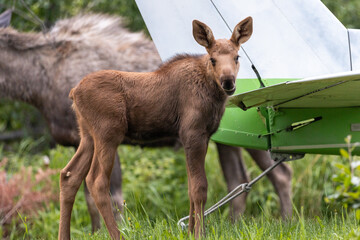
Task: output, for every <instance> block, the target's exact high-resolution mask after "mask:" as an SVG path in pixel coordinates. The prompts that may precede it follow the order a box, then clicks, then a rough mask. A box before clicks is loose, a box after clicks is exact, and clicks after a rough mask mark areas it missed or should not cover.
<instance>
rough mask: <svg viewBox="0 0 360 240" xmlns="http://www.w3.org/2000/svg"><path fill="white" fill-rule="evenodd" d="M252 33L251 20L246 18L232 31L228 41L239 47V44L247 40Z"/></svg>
mask: <svg viewBox="0 0 360 240" xmlns="http://www.w3.org/2000/svg"><path fill="white" fill-rule="evenodd" d="M252 32H253V20H252V17H247V18H245V19H244V20H242V21H241V22H239V23H238V24H237V25H236V26H235V28H234V31H233V34H232V36H231V38H230V40H231V41H232V42H233V43H235V45H236V46H238V47H240V45H241V44H243V43H244V42H246V41H247V40H249V38H250V37H251V34H252Z"/></svg>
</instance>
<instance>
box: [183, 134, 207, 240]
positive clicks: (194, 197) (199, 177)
mask: <svg viewBox="0 0 360 240" xmlns="http://www.w3.org/2000/svg"><path fill="white" fill-rule="evenodd" d="M208 141H209V139H208V138H204V137H201V135H200V134H199V135H192V136H189V137H186V138H185V139H183V145H184V148H185V153H186V165H187V173H188V186H189V200H190V213H189V216H190V219H189V232H194V234H195V238H196V239H197V238H199V237H200V236H201V235H204V234H205V225H204V208H205V204H206V200H207V187H208V185H207V179H206V173H205V156H206V151H207V146H208ZM194 230H195V231H194Z"/></svg>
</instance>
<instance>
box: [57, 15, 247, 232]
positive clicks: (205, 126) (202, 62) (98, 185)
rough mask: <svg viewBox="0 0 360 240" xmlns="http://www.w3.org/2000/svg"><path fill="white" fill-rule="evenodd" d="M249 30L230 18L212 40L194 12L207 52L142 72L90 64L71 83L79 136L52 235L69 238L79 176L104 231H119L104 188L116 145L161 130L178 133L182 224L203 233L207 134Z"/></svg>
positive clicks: (229, 90) (230, 87)
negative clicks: (224, 34) (182, 163)
mask: <svg viewBox="0 0 360 240" xmlns="http://www.w3.org/2000/svg"><path fill="white" fill-rule="evenodd" d="M251 34H252V18H251V17H248V18H246V19H244V20H243V21H241V22H240V23H239V24H238V25H236V27H235V29H234V31H233V34H232V36H231V38H230V40H226V39H219V40H215V39H214V36H213V33H212V31H211V29H210V28H209V27H208V26H207V25H205V24H204V23H202V22H200V21H197V20H194V21H193V35H194V38H195V40H196V41H197V42H198V43H199V44H200V45H202V46H204V47H205V48H206V51H207V53H208V54H206V55H201V56H200V55H198V56H192V55H179V56H176V57H174V58H173V59H171V60H170V61H169V62H167V63H165V64H164V65H163V66H161V67H160V68H159V69H158V70H156V71H155V72H149V73H133V72H120V71H113V70H105V71H99V72H95V73H92V74H90V75H88V76H86V77H85V78H84V79H83V80H81V82H80V83H79V85H78V86H77V87H75V88H73V89H72V90H71V92H70V98H72V99H73V108H74V110H75V113H76V116H77V121H78V124H79V128H80V136H81V140H80V145H79V148H78V149H77V151H76V153H75V155H74V157H73V158H72V159H71V161H70V162H69V163H68V164H67V165H66V167H65V168H64V169H63V170H62V171H61V176H60V209H61V214H60V227H59V239H69V238H70V217H71V211H72V207H73V203H74V200H75V195H76V192H77V191H78V189H79V186H80V184H81V182H82V180H83V179H84V178H86V179H85V180H86V183H87V186H88V188H89V191H90V194H91V196H92V197H93V198H94V201H95V203H96V206H97V208H98V209H99V211H100V213H101V215H102V216H103V218H104V221H105V224H106V227H107V229H108V231H109V233H110V235H111V237H112V238H113V239H119V238H120V232H119V230H118V228H117V224H116V221H115V219H114V215H113V212H112V209H111V202H110V196H109V186H110V175H111V171H112V167H113V164H114V158H115V153H116V149H117V146H118V145H119V144H121V143H122V142H123V141H124V140H129V141H132V142H137V143H144V142H147V141H152V140H154V139H161V138H166V137H178V138H179V139H180V141H181V143H182V145H183V146H184V148H185V153H186V165H187V174H188V188H189V190H188V191H189V199H190V216H191V217H190V222H189V231H191V232H192V231H193V230H195V237H196V238H198V237H199V236H200V235H201V234H202V233H204V222H203V213H204V206H205V203H206V198H207V180H206V175H205V169H204V162H205V155H206V151H207V147H208V142H209V139H210V136H211V135H212V134H213V133H214V132H215V131H216V130H217V128H218V126H219V123H220V119H221V117H222V115H223V113H224V110H225V103H226V100H227V97H228V95H232V94H233V93H234V92H235V80H236V76H237V73H238V70H239V62H238V58H239V56H238V51H239V48H240V44H242V43H244V42H246V41H247V40H248V39H249V38H250V36H251Z"/></svg>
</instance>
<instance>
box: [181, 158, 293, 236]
mask: <svg viewBox="0 0 360 240" xmlns="http://www.w3.org/2000/svg"><path fill="white" fill-rule="evenodd" d="M286 159H287V158H286V157H284V158H281V159H280V160H278V161H276V162H275V163H274V164H273V165H271V166H270V167H269V168H267V169H266V170H265V171H264V172H262V173H261V174H260V175H259V176H257V177H256V178H254V179H253V180H252V181H250V182H249V183H242V184H240V185H239V186H237V187H236V188H235V189H234V190H232V191H231V192H230V193H228V194H227V195H226V196H225V197H223V198H222V199H221V200H220V201H218V202H217V203H215V204H214V205H213V206H211V207H210V208H209V209H208V210H206V211H205V212H204V217H206V216H207V215H209V214H211V213H212V212H214V211H215V210H217V209H218V208H220V207H222V206H223V205H225V204H226V203H228V202H229V201H231V200H233V199H234V198H236V197H237V196H239V195H240V194H242V193H244V192H249V191H250V190H251V186H252V185H253V184H255V183H256V182H257V181H259V180H260V179H261V178H263V177H264V176H265V175H266V174H267V173H268V172H270V171H271V170H273V169H274V168H275V167H276V166H278V165H279V164H280V163H282V162H283V161H285V160H286ZM189 218H190V217H189V216H186V217H183V218H181V219H180V220H179V221H178V223H177V225H179V226H181V228H182V229H185V228H186V227H187V224H185V223H184V221H185V220H188V219H189Z"/></svg>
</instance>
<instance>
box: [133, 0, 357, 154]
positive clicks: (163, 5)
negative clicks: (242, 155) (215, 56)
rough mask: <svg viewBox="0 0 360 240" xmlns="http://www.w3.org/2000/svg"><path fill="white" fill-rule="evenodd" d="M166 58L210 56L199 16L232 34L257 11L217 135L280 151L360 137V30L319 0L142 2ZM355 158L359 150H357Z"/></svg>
mask: <svg viewBox="0 0 360 240" xmlns="http://www.w3.org/2000/svg"><path fill="white" fill-rule="evenodd" d="M136 3H137V5H138V7H139V10H140V12H141V14H142V16H143V19H144V21H145V23H146V25H147V28H148V30H149V33H150V35H151V37H152V39H153V41H154V43H155V45H156V47H157V49H158V51H159V54H160V56H161V58H162V60H164V61H165V60H166V59H168V58H169V57H171V56H173V55H175V54H177V53H196V54H199V53H200V54H201V53H205V51H204V50H203V49H201V47H199V45H197V44H196V42H195V41H194V40H193V37H192V28H191V26H192V25H191V22H192V20H193V19H198V20H200V21H202V22H205V23H206V24H207V25H208V26H210V27H211V28H212V29H213V32H214V35H215V36H216V37H217V38H226V37H228V36H229V35H230V34H231V30H232V29H233V27H234V26H235V25H236V23H237V22H239V21H240V20H241V19H243V18H245V17H247V16H252V17H253V19H254V31H253V35H252V37H251V39H250V40H249V41H248V42H247V43H246V44H245V45H244V46H243V47H242V48H241V51H240V57H241V59H240V71H239V74H238V77H237V91H236V92H235V95H233V96H232V97H230V99H229V103H228V105H227V108H226V111H225V114H224V116H223V118H222V121H221V124H220V127H219V129H218V131H217V132H216V133H215V134H214V135H213V136H212V140H214V141H216V142H220V143H224V144H229V145H234V146H241V147H247V148H255V149H262V150H269V151H270V152H271V153H279V154H290V155H291V154H300V155H302V154H305V153H319V154H339V149H340V148H346V147H348V144H347V143H346V142H345V140H344V138H345V137H346V136H348V135H351V136H352V140H351V141H352V142H351V143H350V146H357V145H358V144H359V143H358V142H360V108H359V107H360V94H359V90H360V30H356V29H346V28H345V27H344V26H343V25H342V24H341V22H340V21H339V20H338V19H337V18H336V17H335V16H334V15H333V14H332V13H331V12H330V11H329V10H328V9H327V7H326V6H325V5H324V4H323V3H322V2H321V1H319V0H292V1H288V0H252V1H245V0H226V1H224V0H197V1H192V0H182V1H177V0H166V1H165V0H152V1H146V0H136ZM352 154H353V155H359V154H360V148H355V149H354V150H353V152H352Z"/></svg>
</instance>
